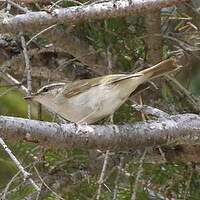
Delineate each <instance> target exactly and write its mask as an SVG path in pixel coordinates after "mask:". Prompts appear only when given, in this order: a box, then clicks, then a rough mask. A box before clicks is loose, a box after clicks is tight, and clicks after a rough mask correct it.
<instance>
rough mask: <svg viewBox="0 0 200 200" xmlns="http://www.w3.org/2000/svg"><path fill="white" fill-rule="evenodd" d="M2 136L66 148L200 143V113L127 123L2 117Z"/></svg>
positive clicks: (122, 147) (119, 148) (115, 147)
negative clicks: (92, 123) (69, 121)
mask: <svg viewBox="0 0 200 200" xmlns="http://www.w3.org/2000/svg"><path fill="white" fill-rule="evenodd" d="M0 137H2V138H8V139H10V140H13V139H14V141H16V140H24V139H27V140H29V141H34V142H37V143H38V144H42V145H48V146H52V145H53V146H59V147H65V148H74V147H79V148H90V149H93V148H95V149H96V148H98V149H111V150H127V149H137V148H141V147H154V146H157V145H163V144H169V143H175V142H177V141H178V142H181V143H189V142H190V143H195V144H197V143H199V142H200V116H198V115H194V114H182V115H173V116H170V117H167V118H160V119H157V120H150V121H147V122H137V123H135V124H126V125H118V126H116V125H92V126H86V125H82V126H78V127H77V125H75V124H60V125H59V124H57V123H50V122H42V121H36V120H28V119H22V118H16V117H7V116H0Z"/></svg>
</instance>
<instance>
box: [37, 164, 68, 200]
mask: <svg viewBox="0 0 200 200" xmlns="http://www.w3.org/2000/svg"><path fill="white" fill-rule="evenodd" d="M33 167H34V169H35V172H36V174H37V175H38V177H39V179H40V181H41V182H42V184H43V185H44V186H45V187H46V188H47V189H48V190H49V191H50V192H52V194H53V195H54V196H55V197H56V198H58V199H61V200H65V199H64V198H62V197H61V196H60V195H58V194H57V193H56V192H54V191H53V190H52V189H51V188H50V187H49V186H48V185H47V184H46V183H45V182H44V180H43V179H42V177H41V176H40V173H39V171H38V170H37V168H36V167H35V166H33Z"/></svg>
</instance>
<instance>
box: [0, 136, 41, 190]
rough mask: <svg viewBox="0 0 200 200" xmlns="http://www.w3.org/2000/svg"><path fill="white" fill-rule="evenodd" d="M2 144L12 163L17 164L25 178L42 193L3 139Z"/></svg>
mask: <svg viewBox="0 0 200 200" xmlns="http://www.w3.org/2000/svg"><path fill="white" fill-rule="evenodd" d="M0 144H1V145H2V146H3V148H4V150H5V151H6V153H7V154H8V155H9V156H10V158H11V159H12V161H13V162H14V163H15V164H16V166H17V168H18V169H19V170H20V171H21V173H22V174H23V176H24V179H25V180H26V179H28V180H29V181H30V183H31V184H32V185H33V187H34V188H35V189H36V190H37V191H40V188H39V187H38V186H37V184H36V183H35V182H34V181H33V179H32V178H30V175H31V174H30V173H28V172H27V171H26V170H25V169H24V168H23V166H22V165H21V163H20V162H19V161H18V160H17V158H16V157H15V156H14V154H13V153H12V152H11V150H10V149H9V148H8V146H7V145H6V144H5V142H4V141H3V139H2V138H0Z"/></svg>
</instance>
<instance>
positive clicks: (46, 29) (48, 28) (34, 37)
mask: <svg viewBox="0 0 200 200" xmlns="http://www.w3.org/2000/svg"><path fill="white" fill-rule="evenodd" d="M56 26H57V24H53V25H51V26H49V27H47V28H45V29H44V30H42V31H40V32H39V33H37V34H36V35H34V36H33V37H32V38H31V39H30V40H29V41H28V42H27V43H26V46H28V45H29V44H30V43H31V42H32V41H33V40H34V39H36V38H37V37H38V36H39V35H41V34H43V33H45V32H46V31H49V30H51V29H52V28H54V27H56Z"/></svg>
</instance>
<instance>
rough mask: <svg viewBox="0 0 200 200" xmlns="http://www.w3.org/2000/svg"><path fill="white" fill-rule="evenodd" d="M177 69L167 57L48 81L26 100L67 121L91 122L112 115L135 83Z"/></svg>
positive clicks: (140, 82) (173, 62)
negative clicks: (126, 70) (132, 68)
mask: <svg viewBox="0 0 200 200" xmlns="http://www.w3.org/2000/svg"><path fill="white" fill-rule="evenodd" d="M178 68H180V66H179V65H178V64H177V62H176V59H174V58H169V59H166V60H164V61H161V62H160V63H158V64H156V65H154V66H152V67H150V68H147V69H144V70H142V71H139V72H137V73H133V74H110V75H104V76H100V77H96V78H91V79H83V80H76V81H73V82H68V83H65V82H60V83H52V84H48V85H45V86H43V87H42V88H40V89H39V90H38V91H37V92H35V93H33V94H32V95H31V96H27V97H26V99H29V100H32V101H35V102H39V103H41V104H42V105H43V106H45V107H46V108H48V109H49V110H51V111H53V112H55V113H56V114H58V115H59V116H61V117H62V118H64V119H66V120H68V121H70V122H74V123H78V124H79V123H86V124H93V123H96V122H98V121H99V120H101V119H103V118H105V117H107V116H110V115H113V114H114V112H115V111H116V110H117V109H118V108H119V107H120V106H121V105H122V104H123V103H124V102H125V101H126V100H127V99H128V97H129V96H130V95H131V93H133V92H134V90H136V88H137V87H138V86H139V85H141V84H143V83H145V82H147V81H149V80H151V79H154V78H157V77H159V76H162V75H164V74H166V73H169V72H171V71H174V70H177V69H178Z"/></svg>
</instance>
